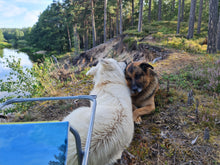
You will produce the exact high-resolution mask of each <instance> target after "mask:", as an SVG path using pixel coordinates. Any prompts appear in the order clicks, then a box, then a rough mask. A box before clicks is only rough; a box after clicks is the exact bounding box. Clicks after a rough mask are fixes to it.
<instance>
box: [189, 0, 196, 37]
mask: <svg viewBox="0 0 220 165" xmlns="http://www.w3.org/2000/svg"><path fill="white" fill-rule="evenodd" d="M195 10H196V0H191V7H190V15H189V29H188V35H187V38H188V39H190V38H193V32H194V22H195Z"/></svg>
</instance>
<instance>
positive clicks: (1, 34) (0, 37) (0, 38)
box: [0, 29, 5, 42]
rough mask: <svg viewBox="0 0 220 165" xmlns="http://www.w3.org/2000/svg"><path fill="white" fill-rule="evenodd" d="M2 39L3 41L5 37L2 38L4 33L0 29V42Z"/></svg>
mask: <svg viewBox="0 0 220 165" xmlns="http://www.w3.org/2000/svg"><path fill="white" fill-rule="evenodd" d="M3 41H5V38H4V35H3V33H2V31H1V29H0V42H3Z"/></svg>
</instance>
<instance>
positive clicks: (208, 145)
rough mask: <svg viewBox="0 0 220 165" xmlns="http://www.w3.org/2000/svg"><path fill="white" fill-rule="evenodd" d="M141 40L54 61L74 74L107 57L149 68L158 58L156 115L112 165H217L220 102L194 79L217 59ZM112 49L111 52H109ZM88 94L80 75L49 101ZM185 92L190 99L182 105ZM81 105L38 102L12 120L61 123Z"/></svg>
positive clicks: (88, 87)
mask: <svg viewBox="0 0 220 165" xmlns="http://www.w3.org/2000/svg"><path fill="white" fill-rule="evenodd" d="M145 39H146V40H147V44H145V45H142V47H140V46H139V47H137V45H135V44H133V45H131V46H134V49H133V50H127V48H128V47H127V45H126V44H124V45H123V44H122V43H121V40H120V39H114V40H111V41H109V42H108V43H106V44H102V45H99V46H97V47H95V48H93V49H92V50H89V51H87V52H85V53H84V54H81V56H80V57H77V59H76V58H75V59H72V58H69V57H68V56H67V57H65V58H63V59H62V60H60V61H62V62H63V63H68V64H72V63H73V64H74V63H75V64H77V65H78V66H80V67H78V70H83V68H85V67H87V66H89V65H93V64H95V63H96V62H97V59H98V58H99V57H113V58H115V59H117V60H119V61H121V60H127V61H129V60H130V59H132V58H133V59H134V57H135V58H136V60H143V59H147V58H148V60H149V61H151V62H152V59H154V58H156V57H158V56H160V55H161V56H163V58H162V60H159V61H157V62H156V63H154V64H152V65H153V66H154V68H155V71H156V72H157V74H158V75H159V78H160V89H159V91H158V92H157V94H156V100H155V102H156V110H155V112H153V113H152V114H150V115H146V116H144V117H142V119H143V122H142V123H141V124H140V125H135V133H134V138H133V141H132V143H131V145H130V147H129V148H128V149H127V150H126V151H124V152H123V155H122V159H121V160H120V161H118V163H117V165H122V164H124V165H148V164H149V165H153V164H157V165H163V164H167V165H168V164H170V165H171V164H172V165H176V164H182V165H200V164H201V165H204V164H210V165H211V164H213V165H214V164H216V165H217V164H220V112H219V110H220V96H219V95H218V94H216V93H213V92H210V91H208V90H206V89H204V87H203V85H204V84H203V79H199V78H197V76H199V74H200V72H199V71H200V70H201V69H202V68H203V67H204V65H205V64H206V63H207V62H208V61H209V62H210V61H215V60H216V59H219V58H220V56H219V55H217V57H216V58H213V57H210V56H208V55H204V54H203V55H201V54H190V53H186V52H184V51H180V50H175V49H170V48H161V47H150V48H149V45H154V43H155V42H156V41H154V40H153V39H152V38H151V37H149V36H148V38H145ZM146 45H147V46H146ZM113 48H114V51H111V50H113ZM155 49H157V50H155ZM149 50H150V51H149ZM115 54H120V55H115ZM146 56H147V57H146ZM64 59H65V60H64ZM56 73H58V72H54V74H56ZM78 73H79V72H78ZM61 77H62V76H61ZM195 84H196V85H195ZM91 89H92V78H91V77H86V76H85V71H82V72H80V74H79V75H78V77H77V75H75V79H74V81H71V82H67V83H65V85H63V86H62V87H61V88H60V89H58V90H57V91H56V94H54V95H55V96H67V95H68V96H69V95H83V94H89V91H90V90H91ZM190 90H192V91H193V98H194V99H193V102H192V104H191V105H188V93H189V92H190ZM196 100H198V102H199V104H198V113H195V109H196ZM82 105H87V106H88V105H89V103H88V102H85V101H81V100H75V101H57V102H53V103H51V102H43V103H39V104H36V105H34V106H33V107H32V108H31V109H30V110H29V111H28V112H26V113H25V115H17V116H16V117H15V118H14V120H15V121H48V120H62V118H63V117H64V116H66V115H67V114H69V113H70V112H71V111H72V110H73V109H75V108H77V107H79V106H82Z"/></svg>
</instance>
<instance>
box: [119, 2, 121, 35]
mask: <svg viewBox="0 0 220 165" xmlns="http://www.w3.org/2000/svg"><path fill="white" fill-rule="evenodd" d="M119 1H120V34H122V0H119Z"/></svg>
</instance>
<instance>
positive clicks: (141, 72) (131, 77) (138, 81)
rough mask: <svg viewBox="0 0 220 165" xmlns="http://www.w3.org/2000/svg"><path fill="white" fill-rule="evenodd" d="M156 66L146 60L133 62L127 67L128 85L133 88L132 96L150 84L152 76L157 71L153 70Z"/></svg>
mask: <svg viewBox="0 0 220 165" xmlns="http://www.w3.org/2000/svg"><path fill="white" fill-rule="evenodd" d="M153 69H154V68H153V67H152V66H151V65H150V64H148V63H146V62H141V61H138V62H131V63H129V64H128V65H127V67H126V69H125V78H126V80H127V85H128V87H129V88H130V90H131V96H136V95H138V94H139V93H140V92H142V90H143V89H145V88H147V86H149V84H150V82H151V80H152V77H153V76H155V73H154V72H153V71H152V70H153Z"/></svg>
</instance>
